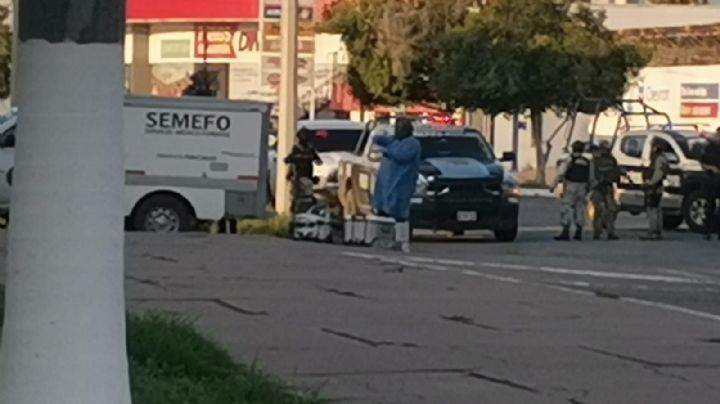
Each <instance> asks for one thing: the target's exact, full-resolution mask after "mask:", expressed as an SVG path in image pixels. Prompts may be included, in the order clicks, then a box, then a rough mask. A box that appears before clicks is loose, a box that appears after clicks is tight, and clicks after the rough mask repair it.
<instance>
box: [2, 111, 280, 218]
mask: <svg viewBox="0 0 720 404" xmlns="http://www.w3.org/2000/svg"><path fill="white" fill-rule="evenodd" d="M269 110H270V109H269V105H267V104H264V103H256V102H249V101H225V100H217V99H209V98H195V97H186V98H157V97H127V98H126V101H125V128H124V131H125V173H126V176H125V178H126V179H125V184H126V187H125V206H126V213H125V214H126V216H127V218H128V224H129V227H131V228H132V229H135V230H145V231H154V232H174V231H182V230H189V229H192V228H193V227H194V226H195V224H196V223H197V222H198V221H207V220H219V219H222V218H223V217H261V216H263V215H264V214H265V207H266V203H267V199H266V195H267V188H266V184H267V155H268V153H267V145H268V141H267V134H268V122H269ZM3 143H4V144H5V146H6V147H5V148H4V149H2V150H3V152H0V182H5V183H7V182H11V181H12V175H11V174H10V175H8V174H7V172H8V171H10V170H11V168H12V166H13V164H12V162H8V161H5V160H7V159H8V158H12V154H11V153H8V149H11V147H8V146H11V144H12V143H14V142H8V141H4V142H3V140H2V139H0V144H3ZM8 180H9V181H8ZM6 185H7V184H3V186H0V207H4V208H5V209H6V210H7V208H8V204H7V202H9V195H7V196H5V195H2V193H3V190H5V189H6V187H5V186H6ZM7 189H9V188H7ZM3 205H4V206H3Z"/></svg>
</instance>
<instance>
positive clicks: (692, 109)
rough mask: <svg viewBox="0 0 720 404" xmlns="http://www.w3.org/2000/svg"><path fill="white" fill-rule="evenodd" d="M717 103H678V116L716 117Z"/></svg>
mask: <svg viewBox="0 0 720 404" xmlns="http://www.w3.org/2000/svg"><path fill="white" fill-rule="evenodd" d="M717 116H718V104H717V103H716V102H683V103H682V104H680V117H682V118H717Z"/></svg>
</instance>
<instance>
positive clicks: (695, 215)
mask: <svg viewBox="0 0 720 404" xmlns="http://www.w3.org/2000/svg"><path fill="white" fill-rule="evenodd" d="M706 207H707V200H706V199H705V193H704V192H703V191H702V190H697V191H694V192H691V193H690V194H689V195H688V196H686V197H685V200H684V201H683V218H684V219H685V223H687V224H688V227H690V231H692V232H693V233H704V232H705V214H706V213H705V209H706Z"/></svg>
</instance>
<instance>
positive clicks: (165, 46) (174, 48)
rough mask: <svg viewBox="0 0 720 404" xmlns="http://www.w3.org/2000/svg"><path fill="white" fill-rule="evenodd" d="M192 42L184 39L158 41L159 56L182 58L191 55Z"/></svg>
mask: <svg viewBox="0 0 720 404" xmlns="http://www.w3.org/2000/svg"><path fill="white" fill-rule="evenodd" d="M191 52H192V44H191V43H190V41H188V40H186V39H166V40H163V41H160V57H162V58H163V59H184V58H189V57H191Z"/></svg>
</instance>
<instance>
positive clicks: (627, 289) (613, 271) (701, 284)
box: [414, 198, 720, 315]
mask: <svg viewBox="0 0 720 404" xmlns="http://www.w3.org/2000/svg"><path fill="white" fill-rule="evenodd" d="M520 212H521V214H520V216H521V217H520V222H521V230H520V236H519V237H518V240H517V241H516V242H515V243H513V244H501V243H495V242H493V240H492V235H491V234H489V233H483V232H478V233H473V234H469V235H467V236H466V237H462V238H450V237H448V236H445V235H431V234H425V235H422V236H421V237H420V239H419V242H417V243H415V246H414V247H415V248H414V254H416V255H418V256H419V257H420V259H425V258H431V259H434V260H440V261H445V262H446V263H447V262H448V261H457V262H454V265H448V266H449V267H454V268H468V267H472V268H473V269H474V270H478V271H481V272H482V273H487V274H491V275H494V276H508V277H512V278H513V279H518V280H521V281H523V282H530V283H537V284H546V285H555V286H559V287H564V288H570V289H574V290H578V291H585V292H588V293H593V294H597V295H600V296H604V297H608V298H631V299H643V300H647V301H649V302H654V303H660V304H668V305H674V306H675V305H676V306H678V308H679V309H688V310H698V311H702V312H707V313H713V314H716V315H720V241H717V240H713V241H705V240H703V238H702V237H701V236H699V235H697V234H692V233H690V232H688V231H687V230H685V229H683V227H681V228H680V229H679V230H676V231H669V232H666V233H665V240H664V241H659V242H645V241H640V240H639V236H641V235H642V234H643V233H644V228H645V226H646V223H647V221H646V218H645V216H644V215H638V216H633V215H630V214H628V213H622V214H620V217H619V218H618V223H617V226H618V229H619V231H618V233H619V235H620V237H621V240H620V241H612V242H611V241H605V240H601V241H593V240H590V238H591V237H590V236H591V234H590V233H589V232H590V229H587V231H586V234H585V236H586V237H585V239H586V240H585V241H582V242H575V241H572V242H557V241H554V240H553V236H555V235H556V234H557V232H558V231H559V230H560V227H559V225H558V221H559V213H558V212H559V202H558V201H556V200H553V199H546V198H526V199H523V200H522V202H521V210H520Z"/></svg>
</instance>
